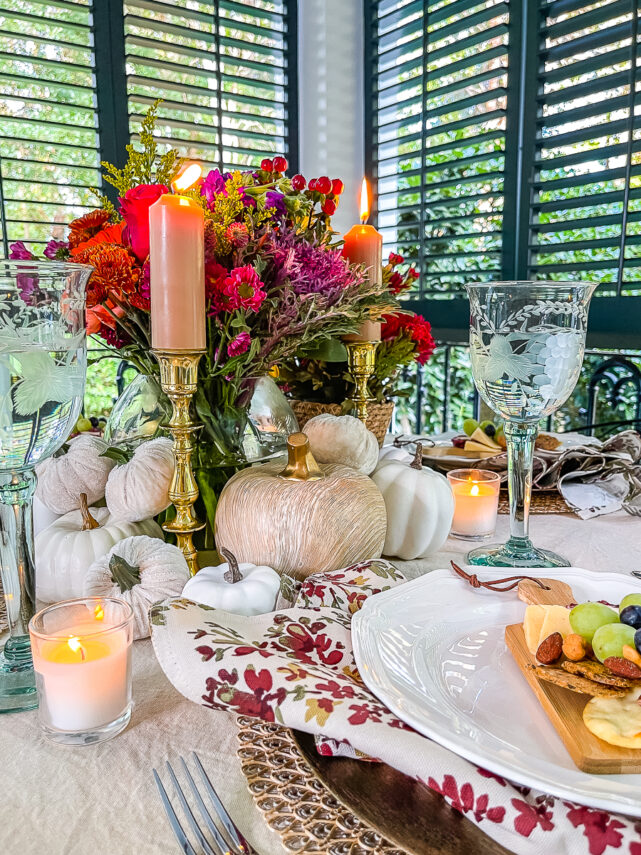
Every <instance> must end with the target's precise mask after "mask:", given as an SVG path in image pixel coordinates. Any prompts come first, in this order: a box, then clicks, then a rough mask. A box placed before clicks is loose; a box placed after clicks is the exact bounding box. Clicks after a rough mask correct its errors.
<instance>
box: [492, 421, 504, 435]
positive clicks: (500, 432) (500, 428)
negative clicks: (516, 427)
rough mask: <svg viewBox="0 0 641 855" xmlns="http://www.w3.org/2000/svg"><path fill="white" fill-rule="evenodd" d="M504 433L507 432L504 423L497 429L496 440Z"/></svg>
mask: <svg viewBox="0 0 641 855" xmlns="http://www.w3.org/2000/svg"><path fill="white" fill-rule="evenodd" d="M504 433H505V431H504V430H503V423H501V424H500V425H499V426H498V427H497V429H496V433H495V434H494V439H496V437H497V436H503V435H504Z"/></svg>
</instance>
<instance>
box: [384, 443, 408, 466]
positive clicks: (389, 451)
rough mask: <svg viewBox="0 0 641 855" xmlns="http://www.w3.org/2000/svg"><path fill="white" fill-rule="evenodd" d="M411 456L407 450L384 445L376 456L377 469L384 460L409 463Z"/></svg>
mask: <svg viewBox="0 0 641 855" xmlns="http://www.w3.org/2000/svg"><path fill="white" fill-rule="evenodd" d="M412 459H413V455H411V454H410V453H409V451H408V450H407V448H405V447H404V448H399V447H398V446H396V445H384V446H383V447H382V448H381V450H380V453H379V455H378V464H377V466H376V468H378V467H379V466H380V465H381V463H382V462H383V461H384V460H400V461H401V462H402V463H407V464H409V463H411V462H412Z"/></svg>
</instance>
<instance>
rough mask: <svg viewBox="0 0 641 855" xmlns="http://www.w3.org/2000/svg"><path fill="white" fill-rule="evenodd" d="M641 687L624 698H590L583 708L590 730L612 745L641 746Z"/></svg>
mask: <svg viewBox="0 0 641 855" xmlns="http://www.w3.org/2000/svg"><path fill="white" fill-rule="evenodd" d="M638 695H639V690H638V689H636V690H635V691H633V692H628V693H626V695H625V696H624V697H623V698H591V699H590V700H589V701H588V702H587V704H586V705H585V709H584V710H583V722H584V724H585V726H586V727H587V729H588V730H589V731H590V733H593V734H594V735H595V736H597V737H598V738H599V739H602V740H603V741H604V742H607V743H608V744H609V745H618V746H620V747H621V748H637V749H641V706H639V702H638V700H637V698H638Z"/></svg>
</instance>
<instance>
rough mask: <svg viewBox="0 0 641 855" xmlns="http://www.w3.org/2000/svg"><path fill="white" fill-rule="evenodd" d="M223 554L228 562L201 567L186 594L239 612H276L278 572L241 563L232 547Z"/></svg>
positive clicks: (220, 607) (262, 613)
mask: <svg viewBox="0 0 641 855" xmlns="http://www.w3.org/2000/svg"><path fill="white" fill-rule="evenodd" d="M220 554H221V555H222V556H223V558H226V559H227V563H226V564H219V565H218V566H217V567H203V568H202V570H199V571H198V573H196V575H195V576H192V577H191V579H190V580H189V581H188V582H187V584H186V585H185V587H184V589H183V597H187V598H188V599H189V600H194V601H195V602H197V603H204V604H205V605H206V606H213V607H214V608H217V609H224V610H225V611H226V612H232V613H233V614H236V615H247V616H249V617H251V616H252V615H264V614H267V612H272V611H273V610H274V607H275V605H276V598H277V596H278V592H279V590H280V576H279V575H278V573H276V571H275V570H272V568H271V567H263V566H260V565H257V564H239V563H238V561H236V558H235V556H234V555H233V554H232V553H231V552H230V551H229V550H228V549H221V550H220Z"/></svg>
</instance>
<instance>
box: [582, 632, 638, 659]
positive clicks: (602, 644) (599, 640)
mask: <svg viewBox="0 0 641 855" xmlns="http://www.w3.org/2000/svg"><path fill="white" fill-rule="evenodd" d="M635 632H636V630H635V628H634V627H633V626H628V625H627V624H625V623H608V624H605V625H604V626H600V627H599V628H598V629H597V631H596V632H595V633H594V638H593V639H592V649H593V650H594V655H595V656H596V658H597V659H598V660H600V661H601V662H604V661H605V660H606V659H607V658H608V656H622V655H623V645H624V644H629V645H630V647H634V633H635Z"/></svg>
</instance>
